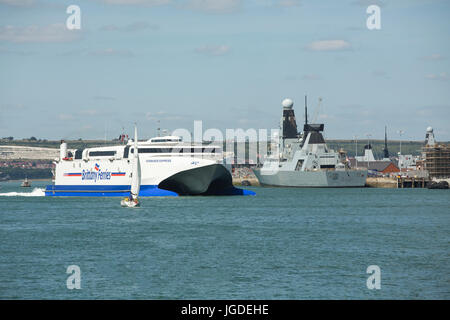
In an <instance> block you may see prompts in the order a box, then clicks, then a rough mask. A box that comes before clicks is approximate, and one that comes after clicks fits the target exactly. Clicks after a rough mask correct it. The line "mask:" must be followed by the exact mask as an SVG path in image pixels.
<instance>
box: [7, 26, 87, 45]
mask: <svg viewBox="0 0 450 320" xmlns="http://www.w3.org/2000/svg"><path fill="white" fill-rule="evenodd" d="M79 37H80V32H79V31H77V30H68V29H66V27H65V25H64V24H51V25H47V26H35V25H33V26H28V27H15V26H10V25H8V26H5V27H0V41H9V42H16V43H24V42H41V43H50V42H70V41H74V40H76V39H78V38H79Z"/></svg>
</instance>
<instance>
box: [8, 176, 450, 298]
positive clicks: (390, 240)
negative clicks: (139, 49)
mask: <svg viewBox="0 0 450 320" xmlns="http://www.w3.org/2000/svg"><path fill="white" fill-rule="evenodd" d="M45 184H46V183H45V182H41V183H38V182H33V187H39V186H40V187H43V186H44V185H45ZM0 186H1V188H0V298H2V299H5V298H8V299H110V298H112V299H116V298H118V299H207V298H208V299H391V298H392V299H410V298H412V299H449V298H450V255H449V253H450V252H449V251H450V210H449V208H450V192H449V191H448V190H427V189H403V190H402V189H398V190H397V189H279V188H275V189H272V188H253V190H255V191H256V193H257V196H254V197H179V198H143V199H142V207H141V208H139V209H128V208H121V207H120V205H119V200H120V199H118V198H46V197H43V196H40V195H42V190H39V189H35V190H34V191H33V188H32V189H31V190H24V188H20V187H19V183H16V182H9V183H1V185H0ZM17 192H18V193H19V194H17ZM22 193H28V194H22ZM30 193H31V194H30ZM25 195H34V196H25ZM69 265H78V266H79V267H80V269H81V289H80V290H68V289H67V287H66V280H67V277H68V276H69V275H68V274H66V269H67V267H68V266H69ZM369 265H378V266H379V267H380V268H381V290H369V289H367V286H366V280H367V277H368V276H369V275H368V274H366V269H367V267H368V266H369Z"/></svg>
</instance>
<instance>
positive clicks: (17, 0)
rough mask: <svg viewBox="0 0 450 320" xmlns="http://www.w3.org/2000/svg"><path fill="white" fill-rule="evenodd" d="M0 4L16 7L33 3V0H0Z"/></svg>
mask: <svg viewBox="0 0 450 320" xmlns="http://www.w3.org/2000/svg"><path fill="white" fill-rule="evenodd" d="M0 4H6V5H10V6H17V7H28V6H31V5H33V4H34V0H0Z"/></svg>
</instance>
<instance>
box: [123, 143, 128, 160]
mask: <svg viewBox="0 0 450 320" xmlns="http://www.w3.org/2000/svg"><path fill="white" fill-rule="evenodd" d="M129 152H130V146H126V147H125V149H124V150H123V157H124V158H125V159H126V158H128V153H129Z"/></svg>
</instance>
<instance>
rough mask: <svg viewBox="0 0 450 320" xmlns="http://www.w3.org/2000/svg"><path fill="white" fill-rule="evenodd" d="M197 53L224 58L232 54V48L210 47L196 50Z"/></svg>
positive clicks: (222, 46)
mask: <svg viewBox="0 0 450 320" xmlns="http://www.w3.org/2000/svg"><path fill="white" fill-rule="evenodd" d="M195 52H197V53H200V54H204V55H207V56H223V55H225V54H227V53H229V52H230V47H229V46H226V45H219V46H215V45H208V46H201V47H199V48H196V49H195Z"/></svg>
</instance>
